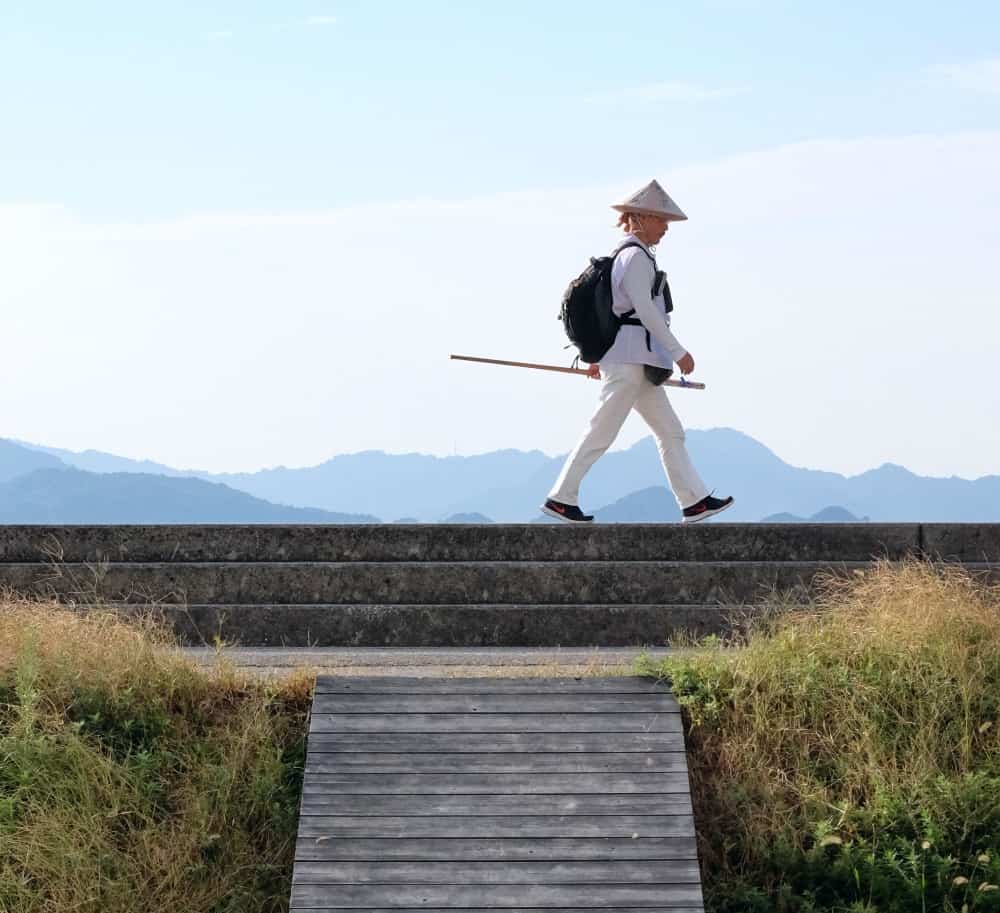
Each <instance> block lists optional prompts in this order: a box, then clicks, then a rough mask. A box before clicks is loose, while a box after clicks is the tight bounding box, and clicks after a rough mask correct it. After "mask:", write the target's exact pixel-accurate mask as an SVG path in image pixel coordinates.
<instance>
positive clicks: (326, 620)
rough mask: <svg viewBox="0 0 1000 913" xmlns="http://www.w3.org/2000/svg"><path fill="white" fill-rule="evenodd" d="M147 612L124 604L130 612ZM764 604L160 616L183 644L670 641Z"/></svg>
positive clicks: (308, 609) (371, 608) (322, 609)
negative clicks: (738, 606) (742, 607)
mask: <svg viewBox="0 0 1000 913" xmlns="http://www.w3.org/2000/svg"><path fill="white" fill-rule="evenodd" d="M136 610H142V609H141V608H140V607H136V606H125V607H121V609H120V611H122V612H123V613H124V614H130V613H132V612H135V611H136ZM759 611H760V610H759V609H757V610H754V609H730V608H727V607H719V606H692V605H566V606H552V605H546V606H542V605H218V606H212V605H192V606H158V607H157V608H156V609H155V610H154V613H155V616H156V617H157V618H159V619H160V620H162V621H163V622H164V623H165V624H166V625H167V626H168V627H170V628H171V629H172V630H173V631H174V633H175V634H176V635H177V637H178V639H179V640H180V642H181V643H184V644H192V645H200V644H213V643H215V641H216V638H218V639H220V640H222V641H224V642H226V643H231V644H248V645H253V646H275V647H312V646H316V645H321V646H324V647H463V648H470V647H529V646H537V645H539V644H545V645H547V646H551V647H597V646H601V647H635V646H644V645H645V646H655V647H663V646H664V645H665V644H666V643H667V642H668V641H669V640H670V639H671V638H674V637H676V636H677V635H679V634H681V633H682V632H684V633H687V634H690V635H692V636H695V637H703V636H705V635H707V634H725V633H727V632H729V631H731V630H732V629H733V627H734V626H738V625H739V624H740V623H741V622H742V621H743V620H745V618H746V617H748V616H751V615H755V614H757V613H759Z"/></svg>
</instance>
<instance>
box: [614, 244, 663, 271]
mask: <svg viewBox="0 0 1000 913" xmlns="http://www.w3.org/2000/svg"><path fill="white" fill-rule="evenodd" d="M630 247H638V248H639V250H641V251H642V252H643V253H644V254H645V255H646V256H647V257H649V259H650V261H651V262H652V264H653V266H656V258H655V257H654V256H653V255H652V254H651V253H650V252H649V251H648V250H646V248H645V247H643V246H642V245H641V244H640V243H639V242H638V241H626V242H625V243H624V244H622V245H621V246H620V247H616V248H615V252H614V253H613V254H612V255H611V256H612V259H613V258H615V257H617V256H618V255H619V254H620V253H621V252H622V251H623V250H628V249H629V248H630Z"/></svg>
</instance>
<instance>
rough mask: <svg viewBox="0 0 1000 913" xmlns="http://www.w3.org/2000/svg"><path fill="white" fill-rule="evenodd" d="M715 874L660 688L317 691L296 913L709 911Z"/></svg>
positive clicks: (503, 683) (324, 684)
mask: <svg viewBox="0 0 1000 913" xmlns="http://www.w3.org/2000/svg"><path fill="white" fill-rule="evenodd" d="M425 688H426V689H427V690H423V689H425ZM327 689H328V690H327ZM699 877H700V875H699V868H698V859H697V845H696V838H695V830H694V821H693V818H692V809H691V797H690V790H689V782H688V774H687V763H686V758H685V755H684V736H683V726H682V720H681V715H680V713H679V710H678V707H677V704H676V702H675V701H674V699H673V698H672V696H670V695H669V692H668V691H667V690H666V689H665V688H664V686H663V685H662V684H661V683H653V682H651V681H650V680H644V679H636V678H633V679H632V680H631V681H628V680H621V679H617V680H610V679H592V680H586V679H582V678H581V679H577V680H575V681H572V682H567V681H566V680H565V679H563V680H552V681H544V680H543V681H541V682H540V681H538V680H530V681H529V680H497V679H487V680H484V679H465V680H453V679H437V680H427V679H409V680H405V679H403V678H402V677H400V678H398V679H396V680H390V681H386V680H379V679H370V678H366V679H355V680H353V681H352V680H350V679H348V680H345V679H338V678H337V677H335V676H322V677H321V678H320V680H319V681H318V682H317V690H316V695H315V699H314V705H313V713H312V718H311V729H310V736H309V750H308V754H307V760H306V776H305V783H304V787H303V792H302V802H301V809H300V817H299V839H298V841H297V844H296V863H295V872H294V875H293V887H292V907H291V909H292V911H298V910H313V911H320V910H329V911H334V910H337V911H340V913H343V911H346V910H365V911H368V913H373V911H382V913H389V911H390V910H391V911H392V913H405V911H407V910H413V911H416V910H418V909H419V910H421V911H422V913H428V911H433V910H438V911H440V913H444V911H445V910H449V911H457V910H461V911H462V913H475V911H477V910H478V911H481V913H485V911H486V910H492V911H501V910H502V911H504V913H518V911H524V913H527V911H528V910H531V911H534V913H541V911H542V910H544V909H556V908H558V909H559V911H560V913H574V911H576V913H586V911H595V910H608V911H610V910H614V911H616V913H626V911H628V910H629V909H635V910H638V909H641V910H642V911H643V913H656V911H660V913H666V911H668V910H671V911H685V913H703V909H702V908H703V904H702V898H701V888H700V883H699Z"/></svg>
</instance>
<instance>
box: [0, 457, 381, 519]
mask: <svg viewBox="0 0 1000 913" xmlns="http://www.w3.org/2000/svg"><path fill="white" fill-rule="evenodd" d="M377 522H379V521H378V519H377V518H376V517H372V516H363V515H348V514H337V513H331V512H329V511H325V510H317V509H315V508H300V507H286V506H284V505H281V504H271V503H269V502H267V501H262V500H261V499H259V498H254V497H252V496H251V495H248V494H246V492H242V491H236V490H235V489H233V488H230V487H229V486H227V485H222V484H220V483H217V482H206V481H204V480H202V479H190V478H175V477H171V476H163V475H153V474H150V473H134V472H113V473H95V472H85V471H84V470H82V469H74V468H72V467H68V466H64V467H63V468H62V469H36V470H34V471H33V472H29V473H27V474H26V475H21V476H18V477H17V478H15V479H11V480H10V481H7V482H3V483H0V523H60V524H62V523H377Z"/></svg>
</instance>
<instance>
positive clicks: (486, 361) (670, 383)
mask: <svg viewBox="0 0 1000 913" xmlns="http://www.w3.org/2000/svg"><path fill="white" fill-rule="evenodd" d="M451 357H452V359H453V360H455V361H474V362H478V363H479V364H483V365H504V366H506V367H508V368H531V369H532V370H535V371H556V372H558V373H559V374H582V375H583V376H584V377H589V376H590V373H589V372H588V371H587V369H586V368H563V367H560V366H559V365H539V364H535V363H534V362H530V361H504V360H503V359H500V358H475V357H474V356H472V355H452V356H451ZM663 386H664V387H683V388H684V389H685V390H704V389H705V385H704V384H700V383H697V382H696V381H693V380H684V378H683V377H682V378H681V379H680V380H665V381H664V382H663Z"/></svg>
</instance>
